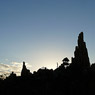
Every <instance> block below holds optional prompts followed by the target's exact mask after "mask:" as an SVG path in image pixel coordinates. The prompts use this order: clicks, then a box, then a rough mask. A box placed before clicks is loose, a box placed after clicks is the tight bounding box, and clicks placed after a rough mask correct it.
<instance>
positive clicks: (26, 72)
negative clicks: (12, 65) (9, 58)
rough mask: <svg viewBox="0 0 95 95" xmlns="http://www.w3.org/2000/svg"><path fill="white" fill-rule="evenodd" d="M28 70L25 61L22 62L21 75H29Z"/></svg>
mask: <svg viewBox="0 0 95 95" xmlns="http://www.w3.org/2000/svg"><path fill="white" fill-rule="evenodd" d="M30 74H31V73H30V70H28V69H27V68H26V65H25V62H23V67H22V71H21V76H28V75H30Z"/></svg>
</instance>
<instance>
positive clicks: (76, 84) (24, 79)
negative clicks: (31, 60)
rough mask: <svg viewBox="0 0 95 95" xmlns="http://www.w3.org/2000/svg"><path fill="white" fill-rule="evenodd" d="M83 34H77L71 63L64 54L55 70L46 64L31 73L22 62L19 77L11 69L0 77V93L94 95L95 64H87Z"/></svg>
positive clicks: (16, 94) (88, 62)
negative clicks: (8, 74) (5, 75)
mask: <svg viewBox="0 0 95 95" xmlns="http://www.w3.org/2000/svg"><path fill="white" fill-rule="evenodd" d="M83 36H84V34H83V32H81V33H80V34H79V36H78V42H77V46H76V47H75V52H74V57H72V61H71V63H69V59H68V58H67V57H65V58H63V60H62V64H61V65H60V66H57V68H56V69H55V70H53V69H47V68H46V67H45V68H40V69H39V70H38V71H34V72H33V74H32V73H31V72H30V70H28V69H27V67H26V65H25V62H23V66H22V70H21V76H16V74H15V73H14V72H12V73H11V74H10V76H8V77H7V78H6V79H4V80H2V79H0V95H19V94H24V95H28V94H31V95H87V94H88V95H95V64H92V65H90V61H89V56H88V50H87V48H86V43H85V41H84V37H83Z"/></svg>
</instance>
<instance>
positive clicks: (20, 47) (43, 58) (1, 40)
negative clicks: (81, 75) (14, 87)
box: [0, 0, 95, 73]
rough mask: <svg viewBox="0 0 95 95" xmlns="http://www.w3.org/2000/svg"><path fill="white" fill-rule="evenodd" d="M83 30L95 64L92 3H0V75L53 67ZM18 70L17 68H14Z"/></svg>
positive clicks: (72, 0) (6, 0)
mask: <svg viewBox="0 0 95 95" xmlns="http://www.w3.org/2000/svg"><path fill="white" fill-rule="evenodd" d="M81 31H83V32H84V39H85V41H86V43H87V48H88V52H89V57H90V62H91V63H93V62H95V52H94V51H95V0H0V66H1V68H0V72H1V73H2V72H10V71H17V72H19V71H20V70H21V64H22V62H23V61H25V62H26V63H27V67H28V68H29V69H30V70H31V71H34V70H37V69H38V68H41V67H47V68H53V69H55V68H56V66H57V65H56V63H57V62H58V63H59V65H60V64H61V60H62V59H63V58H64V57H68V58H69V59H71V57H73V55H74V54H73V52H74V49H75V46H76V45H77V37H78V34H79V33H80V32H81ZM17 67H18V68H17Z"/></svg>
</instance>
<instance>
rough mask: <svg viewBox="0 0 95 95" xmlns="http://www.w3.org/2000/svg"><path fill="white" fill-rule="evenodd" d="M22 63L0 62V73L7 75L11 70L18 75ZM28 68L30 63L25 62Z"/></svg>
mask: <svg viewBox="0 0 95 95" xmlns="http://www.w3.org/2000/svg"><path fill="white" fill-rule="evenodd" d="M22 65H23V63H20V62H11V63H10V64H3V63H0V75H2V74H3V75H6V76H7V75H9V74H10V73H11V72H12V71H13V72H14V73H16V74H17V75H20V73H21V69H22ZM26 66H27V68H28V69H31V67H32V66H31V65H29V64H28V63H26Z"/></svg>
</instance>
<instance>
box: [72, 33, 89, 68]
mask: <svg viewBox="0 0 95 95" xmlns="http://www.w3.org/2000/svg"><path fill="white" fill-rule="evenodd" d="M77 43H78V46H76V48H75V52H74V58H72V63H75V64H77V65H78V66H79V67H81V68H83V69H87V68H89V67H90V62H89V57H88V51H87V48H86V43H85V42H84V36H83V32H81V33H80V34H79V36H78V42H77Z"/></svg>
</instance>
